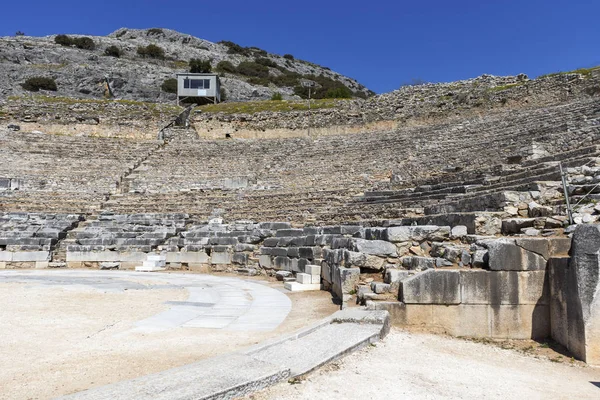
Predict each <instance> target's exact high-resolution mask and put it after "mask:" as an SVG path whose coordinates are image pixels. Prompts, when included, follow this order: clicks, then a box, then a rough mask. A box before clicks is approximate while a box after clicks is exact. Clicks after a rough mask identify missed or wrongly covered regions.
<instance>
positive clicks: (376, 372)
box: [247, 329, 600, 400]
mask: <svg viewBox="0 0 600 400" xmlns="http://www.w3.org/2000/svg"><path fill="white" fill-rule="evenodd" d="M555 361H556V360H554V361H553V359H549V358H545V357H544V358H536V357H534V356H532V355H530V354H525V353H523V352H522V351H517V350H514V349H504V348H501V347H498V346H496V345H489V344H484V343H477V342H472V341H466V340H462V339H454V338H449V337H444V336H435V335H427V334H419V333H408V332H403V331H400V330H396V329H394V330H392V332H391V333H390V335H389V336H388V337H387V338H386V339H385V340H384V341H383V342H381V343H378V344H376V345H375V346H372V347H368V348H365V349H363V350H360V351H359V352H357V353H354V354H352V355H350V356H348V357H346V358H344V359H343V360H340V361H337V362H334V363H332V364H329V365H327V366H325V367H324V368H322V369H321V370H319V371H317V372H315V373H313V374H312V375H309V376H308V377H307V378H306V379H305V380H302V381H299V382H293V383H282V384H279V385H277V386H273V387H271V388H269V389H266V390H264V391H262V392H259V393H257V394H254V395H252V396H249V397H248V398H247V399H252V400H267V399H277V400H280V399H282V400H292V399H293V400H300V399H306V400H308V399H311V400H314V399H326V398H336V399H357V400H358V399H360V400H366V399H369V400H370V399H375V400H377V399H382V400H383V399H385V400H389V399H411V400H412V399H417V400H418V399H528V400H530V399H545V400H547V399H600V368H592V367H584V366H582V364H581V363H577V362H575V363H572V364H571V363H570V362H568V361H567V362H565V363H561V362H555Z"/></svg>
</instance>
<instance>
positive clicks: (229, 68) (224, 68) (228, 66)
mask: <svg viewBox="0 0 600 400" xmlns="http://www.w3.org/2000/svg"><path fill="white" fill-rule="evenodd" d="M216 70H217V71H218V72H231V73H234V72H235V66H234V65H233V64H232V63H230V62H229V61H220V62H219V63H218V64H217V67H216Z"/></svg>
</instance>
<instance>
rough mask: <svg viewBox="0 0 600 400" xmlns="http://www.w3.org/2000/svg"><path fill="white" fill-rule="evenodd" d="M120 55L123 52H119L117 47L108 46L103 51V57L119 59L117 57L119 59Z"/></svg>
mask: <svg viewBox="0 0 600 400" xmlns="http://www.w3.org/2000/svg"><path fill="white" fill-rule="evenodd" d="M122 54H123V51H121V49H120V48H118V47H117V46H108V47H107V48H106V49H104V55H105V56H109V57H116V58H119V57H121V55H122Z"/></svg>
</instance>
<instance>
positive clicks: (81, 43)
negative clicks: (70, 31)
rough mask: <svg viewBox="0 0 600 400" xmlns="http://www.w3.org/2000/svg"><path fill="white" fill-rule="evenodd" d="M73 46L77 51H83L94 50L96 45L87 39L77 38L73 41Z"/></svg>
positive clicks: (90, 39)
mask: <svg viewBox="0 0 600 400" xmlns="http://www.w3.org/2000/svg"><path fill="white" fill-rule="evenodd" d="M73 44H74V45H75V47H77V48H78V49H83V50H94V49H95V48H96V43H94V41H93V40H92V38H89V37H78V38H75V39H73Z"/></svg>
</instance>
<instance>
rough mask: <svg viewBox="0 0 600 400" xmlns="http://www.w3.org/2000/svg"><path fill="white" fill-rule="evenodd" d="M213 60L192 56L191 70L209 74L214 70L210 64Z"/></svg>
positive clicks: (195, 72)
mask: <svg viewBox="0 0 600 400" xmlns="http://www.w3.org/2000/svg"><path fill="white" fill-rule="evenodd" d="M210 62H211V60H200V59H198V58H192V59H191V60H190V62H189V64H190V72H191V73H193V74H207V73H209V72H212V66H211V65H210Z"/></svg>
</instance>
